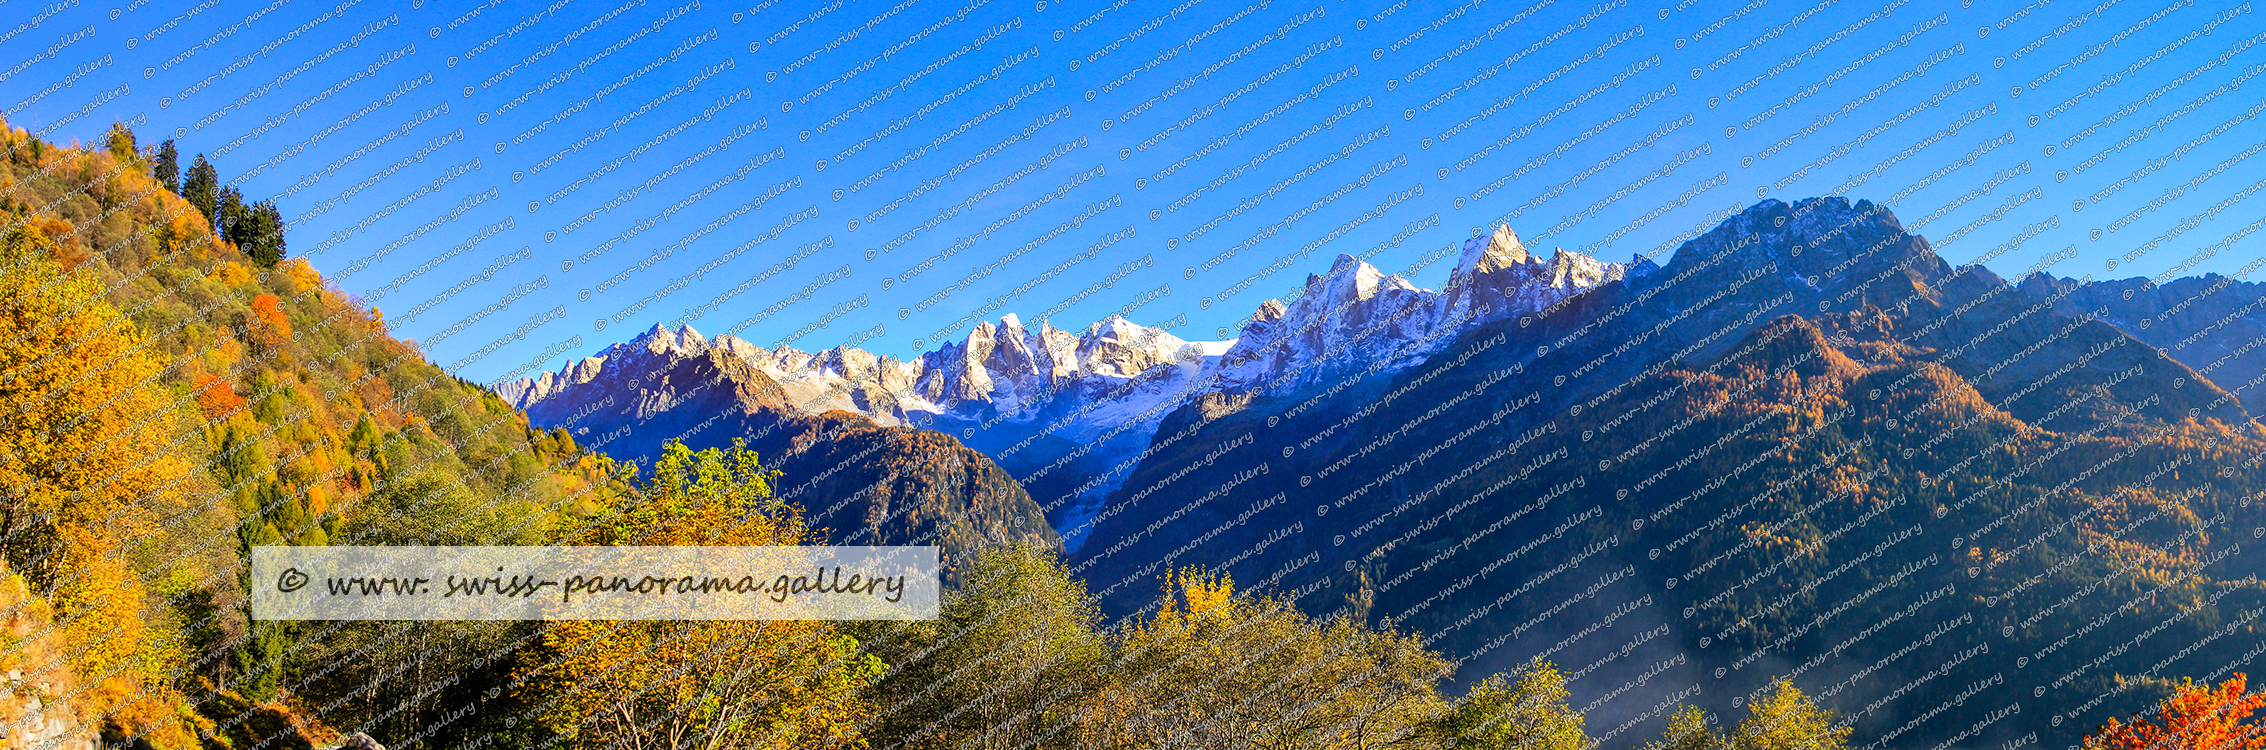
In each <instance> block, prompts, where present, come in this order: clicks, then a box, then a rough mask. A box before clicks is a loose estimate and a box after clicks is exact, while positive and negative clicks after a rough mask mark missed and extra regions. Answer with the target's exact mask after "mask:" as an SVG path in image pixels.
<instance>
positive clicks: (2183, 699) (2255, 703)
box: [2085, 672, 2266, 750]
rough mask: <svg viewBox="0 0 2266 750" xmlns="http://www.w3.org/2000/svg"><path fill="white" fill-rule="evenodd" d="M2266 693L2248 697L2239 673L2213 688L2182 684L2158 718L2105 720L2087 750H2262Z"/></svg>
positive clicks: (2161, 707) (2160, 708)
mask: <svg viewBox="0 0 2266 750" xmlns="http://www.w3.org/2000/svg"><path fill="white" fill-rule="evenodd" d="M2261 708H2266V691H2261V692H2250V691H2249V684H2248V678H2247V677H2246V676H2245V675H2243V674H2242V673H2241V672H2236V673H2235V674H2234V676H2232V677H2229V678H2227V680H2226V681H2225V682H2221V683H2219V686H2218V687H2215V688H2214V687H2211V686H2210V685H2197V684H2195V683H2194V681H2193V680H2182V681H2181V682H2180V684H2179V686H2178V687H2177V688H2176V689H2175V690H2174V691H2173V692H2172V696H2171V697H2169V698H2165V699H2164V701H2163V703H2161V704H2158V706H2157V716H2156V717H2155V718H2154V719H2148V718H2145V717H2142V716H2134V717H2132V721H2131V723H2125V722H2122V721H2118V720H2116V719H2113V718H2112V719H2109V721H2108V723H2107V724H2105V725H2102V727H2101V729H2100V731H2098V732H2095V733H2093V734H2091V735H2089V736H2087V737H2086V738H2085V748H2086V750H2266V717H2260V716H2255V714H2257V713H2258V712H2259V710H2260V709H2261Z"/></svg>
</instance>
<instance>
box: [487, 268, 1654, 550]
mask: <svg viewBox="0 0 2266 750" xmlns="http://www.w3.org/2000/svg"><path fill="white" fill-rule="evenodd" d="M1653 269H1654V267H1653V266H1652V265H1651V263H1650V262H1649V261H1643V260H1642V259H1638V260H1637V261H1635V262H1633V263H1630V264H1624V263H1608V262H1601V261H1598V260H1596V259H1594V258H1591V257H1588V256H1586V255H1582V254H1580V253H1576V252H1571V251H1566V250H1562V249H1561V250H1559V251H1557V252H1556V253H1554V254H1553V255H1552V256H1551V257H1550V258H1548V259H1547V260H1546V259H1543V258H1541V257H1539V256H1536V255H1534V254H1532V253H1529V252H1528V251H1527V249H1526V247H1525V245H1524V244H1523V243H1522V242H1521V241H1520V240H1519V238H1518V235H1517V234H1516V233H1515V232H1513V231H1512V230H1511V229H1510V227H1508V226H1503V227H1498V228H1497V229H1496V230H1495V232H1494V233H1493V234H1490V235H1485V236H1480V237H1474V238H1471V239H1470V240H1469V241H1467V242H1466V243H1465V244H1464V248H1463V252H1462V255H1461V256H1460V258H1459V259H1458V262H1457V265H1456V267H1455V268H1454V269H1453V270H1452V271H1451V272H1450V276H1449V282H1448V284H1447V290H1446V291H1433V290H1429V289H1422V288H1418V287H1416V286H1415V285H1413V284H1410V283H1409V282H1408V281H1406V280H1404V279H1402V278H1400V277H1399V276H1395V275H1388V274H1385V273H1382V272H1380V271H1379V270H1377V269H1376V268H1375V267H1374V266H1371V265H1369V264H1368V263H1365V262H1362V261H1361V260H1359V259H1356V258H1354V257H1352V256H1349V255H1340V256H1338V258H1337V259H1336V261H1335V262H1333V263H1332V265H1331V268H1330V269H1329V272H1328V273H1327V274H1326V275H1312V274H1310V275H1308V277H1307V280H1306V285H1305V288H1304V290H1303V292H1302V293H1301V294H1300V295H1298V296H1297V297H1295V298H1293V299H1291V300H1290V301H1289V302H1288V303H1284V302H1282V301H1279V300H1267V301H1265V302H1263V303H1261V304H1260V305H1259V306H1258V310H1257V312H1256V313H1255V314H1254V315H1253V316H1252V317H1251V319H1250V320H1249V322H1248V323H1246V324H1245V325H1244V326H1243V328H1242V330H1241V331H1240V335H1239V336H1238V337H1237V338H1234V339H1230V340H1226V341H1187V340H1183V339H1181V338H1179V337H1177V336H1174V335H1172V334H1171V333H1169V332H1167V331H1165V330H1161V329H1157V328H1151V327H1148V326H1143V325H1140V324H1137V323H1134V322H1132V321H1129V320H1126V319H1124V318H1122V317H1115V316H1113V317H1111V318H1109V319H1106V320H1103V321H1099V322H1096V323H1094V324H1092V325H1089V326H1087V327H1086V329H1085V330H1084V331H1083V332H1077V333H1073V332H1071V331H1065V330H1062V329H1059V328H1055V327H1054V326H1053V325H1052V324H1051V322H1050V321H1045V320H1042V321H1039V322H1038V325H1037V326H1036V327H1035V328H1033V327H1031V326H1027V325H1026V324H1024V323H1023V322H1022V320H1021V319H1020V318H1018V317H1017V316H1016V315H1014V314H1008V315H1005V316H1003V317H1002V318H1001V319H1000V320H999V321H998V322H997V323H996V324H995V323H993V322H990V321H985V322H980V323H978V324H976V326H975V327H974V328H973V329H971V330H970V331H969V332H968V335H967V336H966V337H965V338H964V339H962V340H960V341H948V342H945V343H943V344H941V345H939V346H938V347H937V348H935V349H933V350H931V351H928V352H925V353H923V354H921V355H920V356H918V357H915V358H914V359H912V360H911V361H901V360H898V359H895V358H892V357H885V356H880V355H875V354H873V353H871V352H867V351H865V350H862V349H857V348H852V347H836V348H833V349H827V350H822V351H818V352H804V351H800V350H796V349H792V348H780V349H765V348H763V347H759V346H756V345H754V344H751V343H748V342H747V341H745V340H743V339H740V338H738V337H734V336H720V337H716V338H714V339H710V338H708V337H706V336H703V335H702V334H701V333H700V332H698V331H696V330H694V329H693V328H692V327H691V326H690V325H685V326H683V327H680V328H678V329H676V330H670V329H668V328H667V327H665V326H663V325H660V324H656V325H655V326H654V327H653V328H651V329H649V330H647V331H645V332H644V333H643V334H641V335H639V336H638V337H637V338H635V339H633V340H631V341H628V342H624V343H619V344H615V345H613V346H610V347H608V348H607V349H605V350H603V351H601V352H600V353H598V354H596V355H593V356H590V357H586V358H583V359H580V360H576V361H573V362H570V363H568V364H567V365H566V366H565V367H563V368H561V369H560V370H558V371H556V372H544V373H541V374H538V375H536V376H534V377H530V378H524V379H520V380H517V381H513V382H510V383H506V384H504V385H502V386H500V387H498V389H497V391H498V393H499V394H500V395H502V396H503V397H504V398H505V400H506V401H507V402H509V403H511V404H512V405H513V406H515V407H519V408H523V409H526V410H528V412H529V414H530V415H531V417H533V418H535V419H536V420H537V421H538V423H540V424H544V425H546V426H554V427H555V426H564V427H567V428H569V429H572V430H578V431H582V432H580V434H585V435H588V434H590V433H592V432H596V433H599V434H603V433H605V432H606V431H607V430H609V429H614V428H617V427H619V426H621V425H619V424H615V423H601V422H594V421H591V420H590V417H591V416H593V415H592V413H590V412H588V411H587V410H586V409H585V408H584V407H585V406H587V404H588V403H590V399H592V398H595V397H593V396H588V395H584V396H579V397H566V396H565V394H568V393H569V392H579V393H582V394H595V393H600V392H604V393H609V394H615V396H616V398H617V399H620V400H625V401H629V402H634V403H637V404H639V406H638V407H637V408H636V409H634V410H633V411H632V412H631V413H628V414H624V415H623V416H629V417H631V418H632V419H634V420H637V421H638V422H640V423H641V422H643V421H644V420H647V419H650V418H651V417H652V416H653V415H654V414H656V413H658V412H661V411H666V410H668V409H670V408H672V404H674V403H675V402H676V401H678V400H680V399H681V394H678V393H675V392H672V391H669V390H666V389H657V388H656V387H655V384H656V383H659V382H662V380H663V379H662V378H661V372H662V371H663V370H665V369H666V368H668V367H669V366H670V363H671V362H673V361H677V360H682V359H686V358H694V357H700V356H703V355H705V354H706V353H708V352H717V353H721V354H724V355H727V356H729V357H731V358H733V359H736V360H738V361H740V362H743V363H745V364H746V365H747V366H748V367H750V368H752V369H753V370H754V371H755V372H758V373H761V374H762V375H764V376H765V377H766V378H768V379H769V380H770V381H772V382H774V383H775V384H776V385H777V386H778V388H779V390H780V392H781V394H782V398H781V399H780V401H781V403H780V404H779V405H780V406H782V407H784V408H785V409H786V411H788V412H792V413H796V414H806V415H816V414H822V413H825V412H828V411H834V410H840V411H846V412H851V413H854V414H857V415H859V416H862V417H864V418H866V419H869V420H872V421H873V422H874V423H875V424H877V425H880V426H884V427H915V428H923V429H932V430H938V431H942V432H945V433H947V434H951V435H953V436H954V437H956V438H959V439H960V440H962V441H963V442H966V443H967V444H968V445H970V446H971V447H974V448H976V449H977V450H979V451H981V452H983V453H985V454H987V455H989V456H991V457H992V458H993V459H994V460H996V461H998V462H999V463H1000V464H1001V465H1002V466H1004V467H1006V468H1007V469H1008V470H1009V471H1011V472H1012V473H1014V474H1015V475H1017V476H1018V477H1019V478H1021V479H1022V480H1023V482H1024V484H1025V485H1026V486H1027V487H1028V488H1029V489H1030V491H1031V494H1032V495H1033V497H1034V499H1036V500H1038V501H1039V502H1040V503H1041V505H1042V506H1044V507H1046V509H1047V512H1048V517H1049V519H1050V520H1052V521H1053V522H1054V523H1055V525H1056V526H1057V527H1058V528H1066V529H1068V528H1081V527H1082V526H1081V524H1080V523H1079V520H1080V519H1083V518H1086V517H1089V516H1090V515H1091V513H1093V512H1094V511H1095V510H1096V509H1098V507H1099V503H1100V500H1101V498H1102V497H1104V496H1105V495H1106V494H1107V493H1108V492H1109V491H1110V490H1113V489H1115V488H1116V486H1117V484H1118V482H1119V481H1121V480H1122V478H1123V476H1124V475H1125V472H1126V471H1127V470H1129V469H1130V468H1131V466H1130V464H1128V463H1127V459H1128V458H1131V457H1135V456H1136V455H1137V454H1139V453H1140V452H1142V451H1143V449H1145V448H1147V447H1148V444H1149V441H1150V438H1151V437H1152V436H1153V435H1155V434H1156V431H1157V429H1158V427H1159V425H1160V424H1161V423H1162V421H1163V420H1164V418H1165V417H1166V416H1167V415H1169V414H1171V413H1172V412H1173V411H1174V410H1176V409H1178V408H1180V407H1181V406H1182V405H1184V404H1188V403H1195V402H1198V401H1203V400H1205V399H1212V400H1220V399H1227V400H1234V399H1247V398H1250V397H1253V396H1260V395H1283V394H1288V393H1293V392H1297V391H1300V390H1302V389H1307V388H1311V387H1313V386H1314V385H1316V384H1318V383H1323V382H1328V381H1331V380H1335V379H1339V378H1342V377H1345V376H1346V375H1347V374H1349V373H1368V374H1381V373H1389V372H1393V371H1397V370H1399V369H1402V368H1405V367H1409V366H1412V365H1414V364H1416V363H1418V362H1421V361H1423V360H1424V358H1425V357H1427V356H1430V355H1431V354H1433V353H1434V352H1436V351H1437V350H1438V349H1439V348H1440V347H1441V346H1443V345H1445V344H1446V343H1447V342H1448V341H1451V340H1453V339H1454V338H1455V337H1456V336H1457V335H1460V334H1461V333H1463V332H1465V331H1468V330H1470V329H1471V328H1473V327H1475V326H1478V325H1481V324H1484V323H1486V322H1488V321H1492V320H1499V319H1502V318H1505V317H1508V316H1511V315H1516V314H1522V313H1533V312H1537V311H1541V310H1546V309H1550V308H1552V307H1553V306H1558V305H1562V304H1564V303H1565V302H1566V300H1568V299H1569V298H1571V297H1573V296H1574V295H1577V294H1580V293H1581V292H1583V291H1586V290H1589V289H1593V288H1596V287H1597V286H1599V285H1602V284H1605V283H1608V282H1611V281H1614V280H1618V279H1621V278H1624V277H1625V276H1627V275H1629V274H1630V273H1637V274H1639V275H1641V274H1643V273H1646V272H1650V271H1651V270H1653ZM590 384H597V386H596V388H595V389H593V388H592V387H591V385H590ZM631 429H633V430H636V429H640V428H638V427H635V426H632V427H631ZM1081 538H1082V536H1081V535H1075V534H1074V535H1070V536H1069V537H1067V539H1066V541H1068V542H1069V543H1070V544H1072V545H1073V546H1074V545H1076V544H1077V543H1078V542H1079V541H1080V539H1081Z"/></svg>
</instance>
